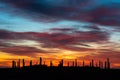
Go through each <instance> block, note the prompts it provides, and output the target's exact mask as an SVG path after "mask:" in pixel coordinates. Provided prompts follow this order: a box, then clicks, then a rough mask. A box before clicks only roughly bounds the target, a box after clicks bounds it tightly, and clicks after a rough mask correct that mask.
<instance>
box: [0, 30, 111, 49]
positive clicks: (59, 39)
mask: <svg viewBox="0 0 120 80" xmlns="http://www.w3.org/2000/svg"><path fill="white" fill-rule="evenodd" d="M50 31H51V32H41V33H39V32H11V31H5V30H0V39H1V40H4V41H6V42H7V41H10V40H32V41H36V42H38V43H42V44H41V45H40V46H41V47H43V48H60V49H67V50H74V51H78V50H82V51H83V50H84V51H85V50H87V51H88V50H89V49H87V48H85V49H83V47H90V45H89V43H91V42H95V43H102V42H104V41H106V42H107V41H108V40H109V34H108V33H107V32H104V31H78V30H76V29H72V28H58V29H57V28H53V29H50ZM4 43H5V42H4ZM1 45H3V44H1ZM76 45H77V46H79V47H75V46H76ZM13 46H14V45H13ZM81 46H82V47H81Z"/></svg>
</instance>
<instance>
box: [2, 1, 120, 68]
mask: <svg viewBox="0 0 120 80" xmlns="http://www.w3.org/2000/svg"><path fill="white" fill-rule="evenodd" d="M39 57H43V58H44V61H46V64H48V65H49V60H53V61H54V65H56V64H57V63H58V61H59V60H60V59H64V60H65V63H66V62H68V61H72V60H74V59H78V62H79V63H80V64H81V62H82V60H85V62H86V64H87V63H89V61H90V60H91V59H94V60H95V61H96V62H98V61H99V60H101V61H105V60H106V58H110V62H111V66H112V67H113V68H120V0H0V67H10V66H11V60H16V59H19V58H20V59H23V58H24V59H25V60H26V62H28V61H29V60H33V61H34V63H37V60H39Z"/></svg>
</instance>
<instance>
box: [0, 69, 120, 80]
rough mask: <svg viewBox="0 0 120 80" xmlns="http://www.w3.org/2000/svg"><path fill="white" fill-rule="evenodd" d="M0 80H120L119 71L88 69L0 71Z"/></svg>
mask: <svg viewBox="0 0 120 80" xmlns="http://www.w3.org/2000/svg"><path fill="white" fill-rule="evenodd" d="M0 80H120V70H117V69H109V70H105V69H99V68H89V67H84V68H83V67H82V68H81V67H25V68H14V69H13V68H7V69H0Z"/></svg>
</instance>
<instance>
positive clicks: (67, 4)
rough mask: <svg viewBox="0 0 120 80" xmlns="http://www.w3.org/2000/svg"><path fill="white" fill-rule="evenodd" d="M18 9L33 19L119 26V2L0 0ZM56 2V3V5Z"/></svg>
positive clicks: (19, 12) (19, 13) (90, 0)
mask: <svg viewBox="0 0 120 80" xmlns="http://www.w3.org/2000/svg"><path fill="white" fill-rule="evenodd" d="M0 2H4V3H6V4H9V6H12V7H14V8H15V9H18V10H20V11H18V12H17V15H22V16H23V15H24V17H27V18H31V19H33V20H35V21H39V20H40V21H47V22H51V21H58V20H75V21H84V22H92V23H97V24H101V25H109V26H120V20H119V17H120V14H119V13H120V6H119V5H120V3H111V2H109V3H104V2H103V3H104V4H100V2H99V1H95V0H84V1H83V0H71V1H69V0H66V1H63V0H62V1H58V2H55V1H54V0H51V1H48V0H44V1H40V0H35V1H33V0H25V1H21V0H1V1H0ZM56 4H57V5H56ZM11 13H13V14H14V13H15V14H16V12H11Z"/></svg>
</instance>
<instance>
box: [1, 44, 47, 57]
mask: <svg viewBox="0 0 120 80" xmlns="http://www.w3.org/2000/svg"><path fill="white" fill-rule="evenodd" d="M0 51H1V52H6V53H10V54H14V55H21V56H36V54H38V53H48V51H45V50H40V49H37V48H35V47H27V46H13V47H4V48H0Z"/></svg>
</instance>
